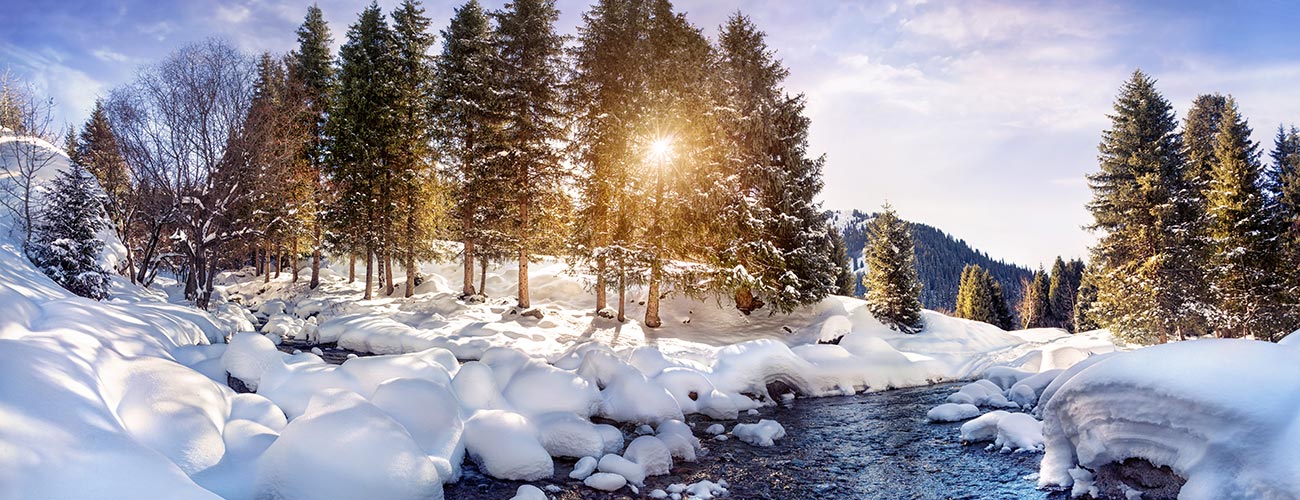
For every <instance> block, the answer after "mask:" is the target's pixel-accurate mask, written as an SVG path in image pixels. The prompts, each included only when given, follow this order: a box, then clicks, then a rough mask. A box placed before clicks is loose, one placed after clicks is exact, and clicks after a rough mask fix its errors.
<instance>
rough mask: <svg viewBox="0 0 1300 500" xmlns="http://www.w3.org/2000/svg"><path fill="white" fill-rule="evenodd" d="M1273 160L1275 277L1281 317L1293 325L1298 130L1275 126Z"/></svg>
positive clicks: (1298, 272) (1299, 290) (1298, 319)
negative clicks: (1279, 286) (1277, 237)
mask: <svg viewBox="0 0 1300 500" xmlns="http://www.w3.org/2000/svg"><path fill="white" fill-rule="evenodd" d="M1269 156H1270V157H1271V158H1272V160H1273V163H1272V166H1271V168H1269V169H1268V171H1267V173H1266V175H1265V182H1264V185H1265V188H1266V190H1267V192H1268V195H1269V200H1270V201H1269V203H1268V211H1269V212H1270V213H1272V214H1273V219H1274V220H1273V222H1272V228H1273V230H1274V231H1277V232H1278V233H1279V235H1280V241H1279V242H1278V246H1279V247H1280V249H1281V250H1280V251H1281V257H1280V259H1279V266H1278V270H1277V272H1278V275H1279V276H1278V277H1279V279H1281V280H1283V281H1284V283H1285V285H1284V290H1283V292H1282V302H1283V304H1282V311H1283V312H1284V314H1283V320H1284V321H1285V322H1286V323H1287V325H1290V326H1289V327H1291V328H1294V327H1297V326H1300V307H1296V305H1297V304H1300V266H1297V265H1295V263H1296V262H1300V129H1297V128H1296V127H1295V126H1291V127H1290V128H1289V129H1284V128H1283V127H1282V126H1280V125H1279V126H1278V131H1277V137H1276V139H1275V142H1274V148H1273V151H1271V152H1270V153H1269Z"/></svg>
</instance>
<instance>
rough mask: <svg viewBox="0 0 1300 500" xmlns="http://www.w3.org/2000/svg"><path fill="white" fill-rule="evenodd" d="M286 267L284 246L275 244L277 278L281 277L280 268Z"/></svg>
mask: <svg viewBox="0 0 1300 500" xmlns="http://www.w3.org/2000/svg"><path fill="white" fill-rule="evenodd" d="M282 267H284V247H281V246H280V244H279V243H277V244H276V245H275V279H280V268H282Z"/></svg>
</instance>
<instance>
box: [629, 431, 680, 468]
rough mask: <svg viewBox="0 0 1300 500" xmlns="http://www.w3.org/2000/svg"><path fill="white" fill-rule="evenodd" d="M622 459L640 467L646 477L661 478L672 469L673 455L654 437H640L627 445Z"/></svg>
mask: <svg viewBox="0 0 1300 500" xmlns="http://www.w3.org/2000/svg"><path fill="white" fill-rule="evenodd" d="M623 458H626V459H628V460H630V461H632V462H633V463H635V464H637V465H640V466H641V467H642V468H643V469H644V470H645V473H646V475H648V476H661V475H664V474H667V473H668V471H669V470H671V469H672V468H673V455H672V452H670V451H668V445H666V444H664V442H663V440H661V439H659V438H657V437H654V436H640V437H638V438H636V439H633V440H632V443H631V444H628V445H627V450H626V451H624V452H623Z"/></svg>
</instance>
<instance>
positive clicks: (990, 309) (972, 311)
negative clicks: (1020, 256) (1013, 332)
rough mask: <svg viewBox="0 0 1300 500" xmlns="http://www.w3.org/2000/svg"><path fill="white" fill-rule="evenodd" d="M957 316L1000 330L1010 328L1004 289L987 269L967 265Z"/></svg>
mask: <svg viewBox="0 0 1300 500" xmlns="http://www.w3.org/2000/svg"><path fill="white" fill-rule="evenodd" d="M955 315H956V316H957V317H958V318H965V319H971V320H975V321H982V322H985V323H988V324H990V325H996V326H998V327H1000V328H1007V327H1009V326H1010V325H1008V324H1007V323H1008V321H1009V320H1010V311H1009V310H1008V309H1007V307H1006V301H1005V300H1004V299H1003V297H1002V287H1001V286H1000V285H998V283H997V281H995V280H994V279H993V275H992V274H990V273H989V271H988V270H987V269H984V268H982V267H980V266H979V265H976V264H967V265H966V267H964V268H963V269H962V273H961V284H960V286H959V288H958V291H957V311H956V314H955ZM1004 325H1005V326H1004Z"/></svg>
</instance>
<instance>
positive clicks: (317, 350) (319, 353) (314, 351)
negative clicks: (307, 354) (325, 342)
mask: <svg viewBox="0 0 1300 500" xmlns="http://www.w3.org/2000/svg"><path fill="white" fill-rule="evenodd" d="M311 353H312V354H315V355H317V356H324V355H325V351H322V350H321V349H320V348H319V347H313V348H311Z"/></svg>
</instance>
